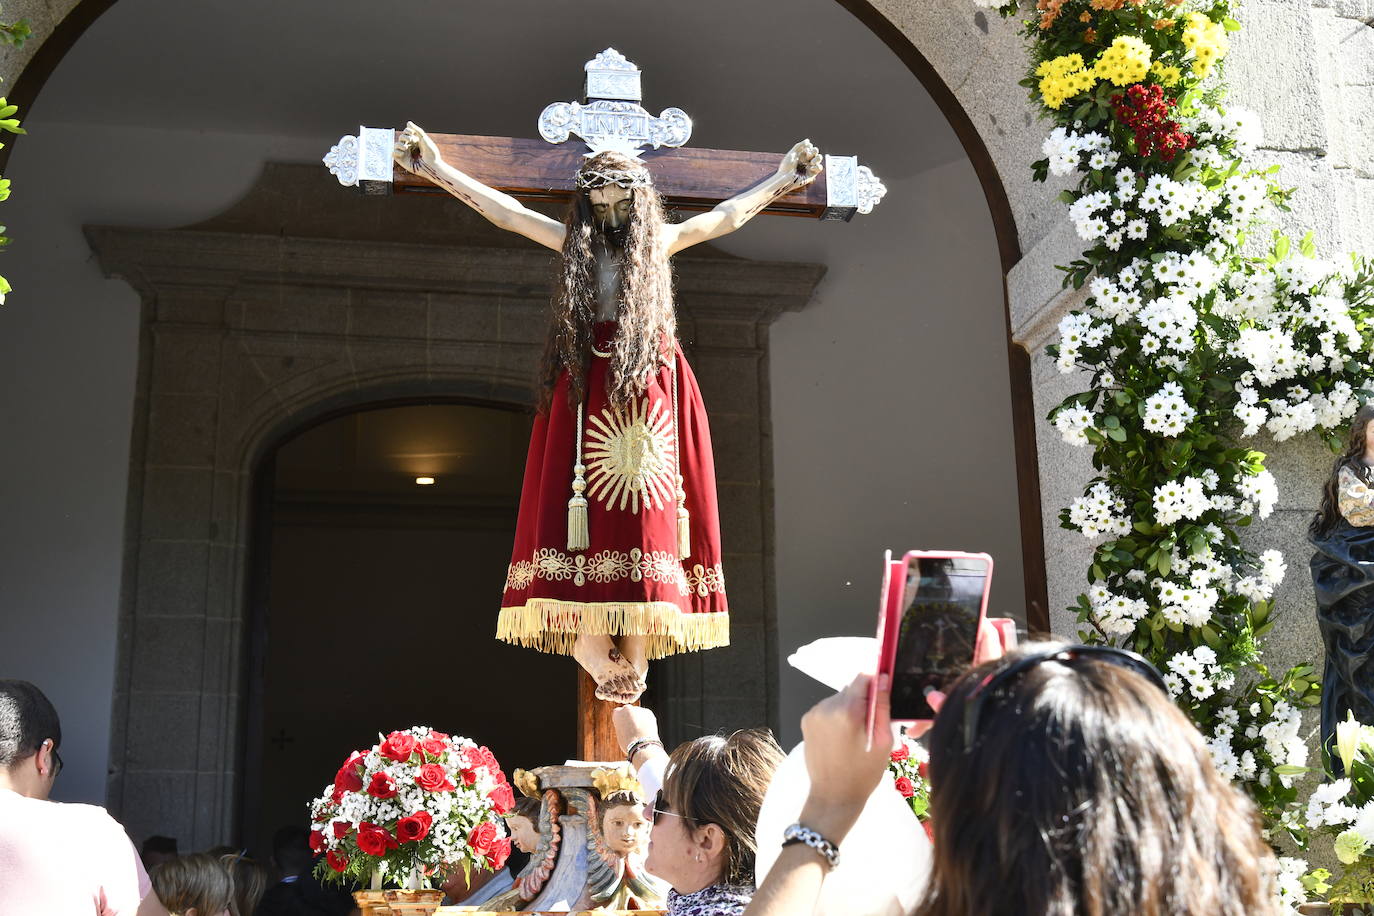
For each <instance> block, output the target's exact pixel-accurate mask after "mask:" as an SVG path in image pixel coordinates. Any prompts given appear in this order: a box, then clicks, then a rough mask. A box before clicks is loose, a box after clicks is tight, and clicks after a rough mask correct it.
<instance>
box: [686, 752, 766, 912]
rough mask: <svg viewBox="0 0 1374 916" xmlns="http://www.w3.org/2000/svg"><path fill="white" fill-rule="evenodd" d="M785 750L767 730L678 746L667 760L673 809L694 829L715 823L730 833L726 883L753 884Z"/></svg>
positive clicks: (725, 873) (726, 840)
mask: <svg viewBox="0 0 1374 916" xmlns="http://www.w3.org/2000/svg"><path fill="white" fill-rule="evenodd" d="M782 761H783V753H782V748H780V747H778V742H777V740H776V739H774V737H773V733H772V732H770V731H768V730H767V729H762V728H749V729H744V730H741V731H737V732H735V733H733V734H731V735H729V736H726V737H722V736H720V735H707V736H705V737H702V738H697V739H696V740H695V741H688V742H687V743H686V744H681V745H678V747H677V749H676V750H674V751H673V753H672V754H671V755H670V756H669V758H668V770H667V773H666V774H665V776H664V780H663V797H664V801H666V802H667V804H668V810H669V811H671V812H673V813H674V814H676V815H678V816H679V817H681V818H682V821H683V824H684V826H686V827H688V828H690V829H692V830H695V829H697V828H698V827H700V826H701V825H702V824H715V825H716V826H718V827H719V828H720V829H721V830H722V831H723V832H724V834H725V868H724V870H723V872H722V874H721V876H720V880H721V881H723V882H725V883H726V884H750V885H752V884H753V883H754V858H755V855H756V854H757V852H758V846H757V844H756V843H755V841H754V829H755V827H756V826H757V824H758V821H759V809H760V808H761V807H763V796H764V794H765V793H766V792H767V791H768V784H769V783H770V782H772V780H773V773H774V772H775V771H776V770H777V768H778V765H779V764H781V763H782Z"/></svg>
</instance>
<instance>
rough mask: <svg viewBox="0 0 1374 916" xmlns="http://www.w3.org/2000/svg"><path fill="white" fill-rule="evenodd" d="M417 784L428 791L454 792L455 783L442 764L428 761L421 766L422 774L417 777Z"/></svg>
mask: <svg viewBox="0 0 1374 916" xmlns="http://www.w3.org/2000/svg"><path fill="white" fill-rule="evenodd" d="M415 784H416V785H417V786H419V787H420V788H422V789H424V790H425V791H426V792H452V791H453V783H452V782H451V781H449V778H448V773H446V772H444V767H443V765H442V764H438V763H426V764H423V765H422V766H421V767H420V774H419V775H418V776H416V777H415Z"/></svg>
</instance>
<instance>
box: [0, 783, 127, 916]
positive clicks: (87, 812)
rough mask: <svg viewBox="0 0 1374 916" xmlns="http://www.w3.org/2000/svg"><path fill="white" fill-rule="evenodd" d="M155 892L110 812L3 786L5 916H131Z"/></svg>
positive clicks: (0, 829) (1, 898)
mask: <svg viewBox="0 0 1374 916" xmlns="http://www.w3.org/2000/svg"><path fill="white" fill-rule="evenodd" d="M151 888H152V885H151V884H150V883H149V881H148V874H147V872H145V871H144V870H143V863H142V862H140V861H139V858H138V853H137V852H135V851H134V844H133V843H131V842H130V841H129V835H128V834H127V833H125V832H124V828H123V827H121V826H120V825H119V823H118V822H117V821H115V819H114V818H112V817H110V815H109V814H107V813H106V811H105V809H104V808H97V807H96V806H95V805H72V804H63V803H61V802H51V801H43V800H40V799H37V798H26V797H25V796H23V795H20V794H18V793H17V792H11V791H9V790H8V789H0V916H37V914H40V913H41V914H48V913H52V914H61V916H68V914H71V916H78V914H86V913H96V914H100V916H116V914H121V916H122V914H129V916H133V914H134V913H135V912H137V910H138V905H139V903H140V902H141V901H142V900H143V897H144V895H145V894H147V893H148V892H149V890H151Z"/></svg>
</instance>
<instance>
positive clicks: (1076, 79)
mask: <svg viewBox="0 0 1374 916" xmlns="http://www.w3.org/2000/svg"><path fill="white" fill-rule="evenodd" d="M1035 75H1036V76H1038V77H1040V96H1041V98H1043V99H1044V100H1045V105H1046V106H1047V107H1049V108H1058V107H1060V106H1061V105H1063V104H1064V102H1065V101H1067V100H1068V99H1071V98H1073V97H1074V96H1076V95H1078V94H1080V93H1083V92H1087V91H1088V90H1089V89H1091V88H1092V87H1093V86H1094V85H1096V83H1097V77H1095V76H1094V75H1093V74H1092V72H1090V71H1088V70H1086V69H1084V64H1083V55H1081V54H1065V55H1063V56H1061V57H1056V58H1054V59H1053V60H1047V61H1045V62H1044V63H1042V64H1041V65H1040V66H1038V67H1036V68H1035Z"/></svg>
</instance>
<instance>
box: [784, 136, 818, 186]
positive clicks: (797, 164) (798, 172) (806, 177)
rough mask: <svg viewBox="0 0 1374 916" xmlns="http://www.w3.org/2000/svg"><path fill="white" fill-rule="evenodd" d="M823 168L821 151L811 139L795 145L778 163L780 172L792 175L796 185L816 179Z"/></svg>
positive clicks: (802, 184)
mask: <svg viewBox="0 0 1374 916" xmlns="http://www.w3.org/2000/svg"><path fill="white" fill-rule="evenodd" d="M821 169H822V164H821V151H820V150H818V149H816V145H815V144H814V143H812V142H811V141H810V140H802V141H801V142H800V143H798V144H797V145H796V146H793V147H792V148H791V149H790V150H788V151H787V155H785V156H783V157H782V162H781V163H779V164H778V174H779V175H785V176H788V177H790V178H791V179H792V181H793V182H794V183H795V186H796V187H803V186H805V185H808V184H810V183H811V182H813V181H815V180H816V176H817V175H819V174H820V173H821Z"/></svg>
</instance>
